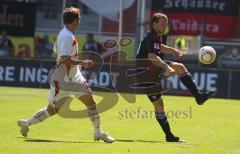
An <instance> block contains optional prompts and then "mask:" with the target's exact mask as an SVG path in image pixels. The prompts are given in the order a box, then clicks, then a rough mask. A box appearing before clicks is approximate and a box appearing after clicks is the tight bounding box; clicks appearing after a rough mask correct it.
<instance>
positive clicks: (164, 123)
mask: <svg viewBox="0 0 240 154" xmlns="http://www.w3.org/2000/svg"><path fill="white" fill-rule="evenodd" d="M155 117H156V120H157V121H158V123H159V124H160V126H161V127H162V130H163V132H164V133H165V135H166V136H173V134H172V132H171V129H170V126H169V123H168V120H167V117H166V115H165V113H164V112H155Z"/></svg>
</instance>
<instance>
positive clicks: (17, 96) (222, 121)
mask: <svg viewBox="0 0 240 154" xmlns="http://www.w3.org/2000/svg"><path fill="white" fill-rule="evenodd" d="M106 95H108V94H107V93H106ZM47 96H48V90H47V89H32V88H14V87H0V108H1V111H0V123H1V126H0V139H1V140H0V153H1V154H5V153H6V154H14V153H17V154H28V153H29V154H30V153H31V154H38V153H39V154H48V153H57V154H66V153H68V154H72V153H73V154H75V153H76V154H81V153H82V154H85V153H86V154H88V153H98V154H107V153H111V154H115V153H121V154H122V153H137V154H140V153H148V154H152V153H153V154H154V153H156V154H157V153H158V154H159V153H186V154H190V153H203V154H206V153H211V154H215V153H216V154H219V153H223V154H225V153H240V101H239V100H228V99H211V100H209V101H208V102H206V104H204V105H203V106H198V105H196V103H195V101H194V99H193V98H192V97H179V96H178V97H177V96H164V97H163V98H164V101H165V110H166V111H167V115H168V116H169V122H170V125H171V128H172V130H173V132H174V133H175V134H176V135H178V136H180V137H181V138H182V139H183V140H185V141H187V143H167V142H165V139H164V134H163V132H162V130H161V129H160V127H159V125H158V123H157V122H156V121H155V119H154V115H151V113H152V112H151V111H152V109H153V108H152V105H151V104H150V103H149V101H148V99H147V97H146V96H144V95H137V96H136V97H137V101H136V102H135V103H128V102H127V101H126V100H124V99H123V98H122V97H121V96H119V101H118V103H117V104H116V105H115V106H114V107H113V108H111V109H110V110H108V111H106V112H103V113H101V123H102V124H101V126H102V129H103V130H104V131H106V132H108V133H109V134H111V135H112V136H113V137H115V138H116V139H117V140H118V141H116V142H115V143H113V144H107V143H104V142H102V141H99V142H95V141H93V137H92V133H93V128H92V125H91V122H90V120H89V119H88V118H84V119H66V118H62V117H60V116H58V115H57V116H54V117H51V118H49V119H47V120H46V121H44V122H43V123H40V124H38V125H35V126H33V127H31V129H30V132H29V136H28V138H26V139H24V138H23V137H22V136H21V135H20V133H19V127H18V126H17V124H16V122H17V120H18V119H20V118H28V117H30V116H32V115H33V114H34V113H35V112H36V111H37V110H38V109H41V108H43V107H45V106H46V105H47ZM95 99H96V101H97V102H99V101H100V99H101V98H99V97H96V98H95ZM109 101H111V100H109ZM71 108H72V109H73V110H79V109H83V108H84V106H83V105H82V104H81V103H79V102H78V100H77V99H74V101H73V102H72V104H71Z"/></svg>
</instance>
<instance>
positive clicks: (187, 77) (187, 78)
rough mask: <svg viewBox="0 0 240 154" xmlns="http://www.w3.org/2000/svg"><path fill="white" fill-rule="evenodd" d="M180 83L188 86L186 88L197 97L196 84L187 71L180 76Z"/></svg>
mask: <svg viewBox="0 0 240 154" xmlns="http://www.w3.org/2000/svg"><path fill="white" fill-rule="evenodd" d="M180 79H181V81H182V83H183V84H184V85H185V86H186V87H187V88H188V90H190V92H191V93H192V95H193V96H194V97H197V96H198V94H199V91H198V88H197V85H196V83H195V81H194V80H193V78H192V76H191V75H190V74H189V73H187V74H186V75H184V76H182V77H181V78H180Z"/></svg>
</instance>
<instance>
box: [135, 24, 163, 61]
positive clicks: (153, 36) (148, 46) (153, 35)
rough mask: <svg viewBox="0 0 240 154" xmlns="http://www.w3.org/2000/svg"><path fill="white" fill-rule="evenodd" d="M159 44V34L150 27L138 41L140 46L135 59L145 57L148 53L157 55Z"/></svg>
mask: <svg viewBox="0 0 240 154" xmlns="http://www.w3.org/2000/svg"><path fill="white" fill-rule="evenodd" d="M161 44H162V39H161V36H157V32H156V31H155V30H154V29H153V28H152V29H151V30H150V31H148V32H147V34H146V35H145V36H144V38H143V39H142V41H141V43H140V47H139V49H138V52H137V59H147V58H148V53H155V54H156V55H158V56H159V55H160V47H161Z"/></svg>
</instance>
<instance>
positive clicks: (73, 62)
mask: <svg viewBox="0 0 240 154" xmlns="http://www.w3.org/2000/svg"><path fill="white" fill-rule="evenodd" d="M60 64H66V65H81V66H83V67H86V66H89V65H90V66H91V65H93V61H92V60H89V59H86V60H75V59H73V58H72V57H71V56H62V57H61V59H60Z"/></svg>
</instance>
